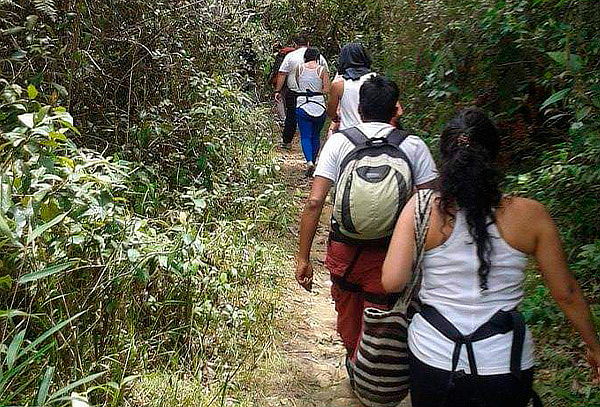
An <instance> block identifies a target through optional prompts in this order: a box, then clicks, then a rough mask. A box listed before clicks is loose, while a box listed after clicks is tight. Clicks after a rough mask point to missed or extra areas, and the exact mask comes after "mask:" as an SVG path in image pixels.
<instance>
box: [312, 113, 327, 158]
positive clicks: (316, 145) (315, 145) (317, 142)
mask: <svg viewBox="0 0 600 407" xmlns="http://www.w3.org/2000/svg"><path fill="white" fill-rule="evenodd" d="M323 126H325V115H323V116H321V117H318V118H316V119H315V122H314V133H313V138H312V149H313V162H316V161H317V156H318V155H319V150H320V149H321V130H323Z"/></svg>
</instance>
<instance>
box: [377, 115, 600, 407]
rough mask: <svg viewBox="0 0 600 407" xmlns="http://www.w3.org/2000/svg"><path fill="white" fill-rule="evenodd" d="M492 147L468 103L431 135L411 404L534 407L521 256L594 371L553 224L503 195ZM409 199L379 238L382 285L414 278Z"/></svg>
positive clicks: (492, 138)
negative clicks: (389, 232)
mask: <svg viewBox="0 0 600 407" xmlns="http://www.w3.org/2000/svg"><path fill="white" fill-rule="evenodd" d="M500 144H501V143H500V138H499V135H498V131H497V130H496V127H495V125H494V123H493V122H492V121H491V120H490V119H489V118H488V117H487V116H486V114H485V113H484V112H483V111H481V110H480V109H476V108H470V109H465V110H463V111H461V112H460V113H459V114H458V115H457V116H456V117H455V118H454V119H453V120H451V121H450V122H449V123H448V124H447V125H446V127H445V129H444V131H443V132H442V135H441V139H440V152H441V160H442V163H441V168H440V183H439V190H437V191H435V192H434V194H433V196H434V199H433V200H432V201H431V204H430V208H429V209H430V211H431V212H430V213H431V216H430V225H431V226H430V227H429V229H428V232H425V234H424V236H423V240H422V241H423V244H422V247H423V248H424V250H425V252H424V256H423V258H422V274H421V284H420V291H419V293H418V298H419V299H420V300H421V310H420V312H419V313H418V314H416V315H415V316H414V318H413V320H412V322H411V324H410V325H409V327H408V348H409V355H408V361H409V365H410V369H409V372H410V393H411V400H412V405H413V406H414V407H439V406H445V407H459V406H460V407H469V406H482V405H485V406H488V407H495V406H497V407H506V406H511V407H525V406H526V405H527V404H528V402H529V401H530V399H532V398H533V400H534V406H541V401H540V400H539V398H538V397H537V396H536V395H535V393H533V392H532V381H533V374H534V346H533V340H532V338H531V334H530V332H529V331H528V330H527V328H526V326H525V323H524V321H523V317H522V316H521V314H520V313H519V312H518V310H517V308H518V306H519V304H520V303H521V301H522V300H523V296H524V290H523V283H524V280H525V273H524V271H525V268H526V267H527V265H528V257H529V256H533V257H534V258H535V259H536V260H537V264H538V267H539V270H540V273H541V275H542V277H543V281H544V283H545V284H546V286H547V287H548V288H549V290H550V294H551V295H552V297H553V298H554V299H555V301H556V302H557V304H558V305H559V306H560V308H561V309H562V310H563V312H564V313H565V315H566V316H567V318H568V319H569V320H570V321H571V323H572V325H573V326H574V327H575V329H576V330H577V331H578V332H579V333H580V334H581V337H582V339H583V342H584V343H585V344H586V346H587V351H588V355H587V356H588V361H589V362H590V364H591V366H592V376H593V377H594V378H595V379H596V380H598V379H600V343H599V342H598V337H597V333H596V331H595V328H594V326H593V323H592V318H591V315H590V309H589V307H588V305H587V304H586V301H585V299H584V297H583V294H582V292H581V289H580V287H579V285H578V284H577V281H576V280H575V278H574V277H573V275H572V274H571V273H570V272H569V270H568V268H567V263H566V260H565V253H564V251H563V248H562V243H561V239H560V235H559V232H558V230H557V227H556V225H555V223H554V221H553V220H552V218H551V217H550V214H549V213H548V211H547V210H546V208H544V206H543V205H542V204H540V203H539V202H536V201H534V200H530V199H525V198H520V197H511V196H507V195H503V193H502V190H501V189H500V186H501V185H502V177H501V176H500V173H499V170H498V167H497V164H496V162H497V158H498V153H499V149H500ZM415 206H416V205H415V200H414V199H413V200H411V201H409V203H408V204H407V205H406V206H405V208H404V209H403V211H402V214H401V215H400V218H399V220H398V222H397V225H396V227H395V231H394V235H393V237H392V241H391V243H390V246H389V251H388V254H387V257H386V259H385V263H384V266H383V274H382V284H383V287H384V288H385V289H386V290H387V291H388V292H399V291H401V290H402V289H403V288H404V287H405V286H407V283H408V285H409V287H410V286H413V287H414V286H415V285H414V284H413V283H414V281H415V280H416V279H417V276H415V275H413V273H412V270H413V259H414V247H415V246H417V247H418V246H419V244H417V245H415V237H414V236H415V234H414V230H415V223H414V221H413V218H414V217H413V213H414V211H415ZM417 272H418V271H417ZM409 282H410V283H409Z"/></svg>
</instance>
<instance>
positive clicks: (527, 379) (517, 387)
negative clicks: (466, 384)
mask: <svg viewBox="0 0 600 407" xmlns="http://www.w3.org/2000/svg"><path fill="white" fill-rule="evenodd" d="M521 374H522V377H521V380H519V379H517V378H516V377H515V376H513V375H512V374H501V375H492V376H480V377H478V378H476V379H477V382H478V383H477V384H478V386H477V387H478V388H479V389H480V390H479V392H478V393H479V394H480V397H481V399H482V401H483V402H484V405H485V406H487V407H504V406H511V407H526V406H527V405H528V403H529V400H530V399H531V395H532V385H533V369H529V370H525V371H523V372H521Z"/></svg>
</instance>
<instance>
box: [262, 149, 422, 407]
mask: <svg viewBox="0 0 600 407" xmlns="http://www.w3.org/2000/svg"><path fill="white" fill-rule="evenodd" d="M280 157H281V164H280V165H281V167H282V173H283V177H284V182H285V183H286V185H287V189H288V191H289V192H290V193H291V194H293V196H294V197H296V200H297V205H298V207H299V208H301V207H302V206H303V205H304V201H305V199H306V197H307V195H308V192H309V190H310V180H309V178H307V177H305V175H304V159H303V157H302V153H301V151H300V150H299V147H298V146H296V145H295V146H294V148H293V149H292V150H291V151H289V152H287V151H282V152H281V155H280ZM330 216H331V203H329V202H328V204H327V205H326V207H325V208H324V210H323V214H322V215H321V223H320V226H319V228H318V231H317V235H316V237H315V242H314V244H313V250H312V259H313V266H314V270H315V276H314V285H313V291H312V292H311V293H308V292H306V291H304V290H302V289H301V288H300V287H299V286H298V285H297V284H296V283H295V281H290V284H289V297H288V298H289V299H290V301H288V302H287V304H288V305H287V307H288V309H286V310H285V311H286V313H288V314H289V315H291V317H290V320H291V324H290V325H289V333H288V334H287V335H286V340H285V342H284V343H283V345H282V349H281V356H282V358H283V359H284V360H283V364H284V365H285V369H283V372H282V374H284V375H288V376H292V377H286V378H281V382H282V384H283V383H286V384H288V385H287V386H286V385H283V386H282V388H280V389H279V391H278V393H279V392H281V393H284V392H285V393H286V394H279V395H277V396H273V397H270V400H269V404H268V405H269V406H293V407H325V406H327V407H361V406H362V404H361V403H360V402H358V401H357V400H356V399H355V397H354V396H353V394H352V389H351V388H350V384H349V381H348V377H347V373H346V369H345V367H344V353H345V351H344V347H343V345H342V342H341V340H340V339H339V337H338V335H337V333H336V330H335V320H336V313H335V309H334V304H333V300H332V299H331V295H330V289H331V282H330V281H329V276H328V274H327V272H326V270H325V268H324V264H323V262H324V259H325V250H326V244H327V231H328V224H329V218H330ZM292 232H293V234H294V239H297V226H296V228H295V229H294V230H293V231H292ZM290 280H292V270H290ZM399 407H410V403H409V402H407V401H405V402H403V403H402V404H401V405H400V406H399Z"/></svg>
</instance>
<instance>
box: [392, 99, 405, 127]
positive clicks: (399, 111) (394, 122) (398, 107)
mask: <svg viewBox="0 0 600 407" xmlns="http://www.w3.org/2000/svg"><path fill="white" fill-rule="evenodd" d="M402 113H404V109H402V105H401V104H400V102H396V109H395V113H394V116H393V117H392V120H391V121H390V124H391V125H392V126H394V127H398V118H399V117H400V116H402Z"/></svg>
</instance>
